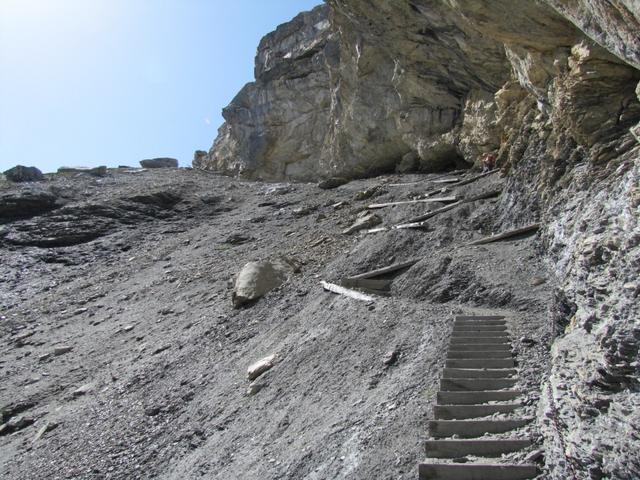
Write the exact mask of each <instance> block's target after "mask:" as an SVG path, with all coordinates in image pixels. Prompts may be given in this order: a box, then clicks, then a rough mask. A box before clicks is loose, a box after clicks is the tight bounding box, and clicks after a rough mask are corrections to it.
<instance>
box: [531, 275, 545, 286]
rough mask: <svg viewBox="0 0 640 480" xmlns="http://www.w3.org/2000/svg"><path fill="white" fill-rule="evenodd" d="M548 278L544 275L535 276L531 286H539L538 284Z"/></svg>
mask: <svg viewBox="0 0 640 480" xmlns="http://www.w3.org/2000/svg"><path fill="white" fill-rule="evenodd" d="M546 282H547V280H546V279H545V278H542V277H533V278H532V279H531V286H532V287H537V286H538V285H542V284H544V283H546Z"/></svg>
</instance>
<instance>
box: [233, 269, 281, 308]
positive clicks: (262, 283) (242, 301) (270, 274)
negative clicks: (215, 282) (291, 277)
mask: <svg viewBox="0 0 640 480" xmlns="http://www.w3.org/2000/svg"><path fill="white" fill-rule="evenodd" d="M287 276H288V269H287V268H286V266H285V264H284V263H282V262H278V263H277V264H274V263H271V262H249V263H247V264H246V265H245V266H244V267H243V268H242V270H241V271H240V273H239V274H238V278H237V279H236V284H235V288H234V291H233V295H232V298H231V299H232V301H233V306H234V307H235V308H238V307H241V306H242V305H246V304H248V303H251V302H253V301H255V300H257V299H259V298H260V297H262V296H264V295H265V294H266V293H268V292H270V291H271V290H273V289H274V288H277V287H279V286H280V285H282V284H283V283H284V281H285V280H286V279H287Z"/></svg>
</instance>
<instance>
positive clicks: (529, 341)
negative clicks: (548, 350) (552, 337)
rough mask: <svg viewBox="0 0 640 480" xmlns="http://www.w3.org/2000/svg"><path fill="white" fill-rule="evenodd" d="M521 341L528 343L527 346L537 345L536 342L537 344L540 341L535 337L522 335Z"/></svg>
mask: <svg viewBox="0 0 640 480" xmlns="http://www.w3.org/2000/svg"><path fill="white" fill-rule="evenodd" d="M520 343H521V344H522V345H526V346H529V347H530V346H532V345H535V344H536V343H538V342H536V341H535V340H534V339H533V338H528V337H521V338H520Z"/></svg>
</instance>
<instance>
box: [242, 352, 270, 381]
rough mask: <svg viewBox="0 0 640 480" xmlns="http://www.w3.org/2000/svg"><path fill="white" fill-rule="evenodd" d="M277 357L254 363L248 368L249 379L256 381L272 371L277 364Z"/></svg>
mask: <svg viewBox="0 0 640 480" xmlns="http://www.w3.org/2000/svg"><path fill="white" fill-rule="evenodd" d="M276 358H277V356H276V355H275V354H273V355H269V356H268V357H264V358H263V359H261V360H258V361H257V362H255V363H253V364H252V365H250V366H249V368H247V378H248V379H249V380H255V379H256V378H258V377H259V376H260V375H262V374H263V373H265V372H266V371H268V370H271V369H272V368H273V366H274V364H275V361H276Z"/></svg>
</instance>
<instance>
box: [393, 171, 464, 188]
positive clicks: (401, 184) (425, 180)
mask: <svg viewBox="0 0 640 480" xmlns="http://www.w3.org/2000/svg"><path fill="white" fill-rule="evenodd" d="M467 171H468V170H454V171H453V172H447V173H443V174H441V175H437V176H435V177H433V178H423V179H422V180H416V181H415V182H407V183H388V184H387V185H384V186H385V187H408V186H410V185H417V184H419V183H424V182H432V181H434V180H437V179H439V178H443V177H448V176H451V175H459V174H461V173H465V172H467Z"/></svg>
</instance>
